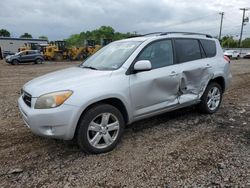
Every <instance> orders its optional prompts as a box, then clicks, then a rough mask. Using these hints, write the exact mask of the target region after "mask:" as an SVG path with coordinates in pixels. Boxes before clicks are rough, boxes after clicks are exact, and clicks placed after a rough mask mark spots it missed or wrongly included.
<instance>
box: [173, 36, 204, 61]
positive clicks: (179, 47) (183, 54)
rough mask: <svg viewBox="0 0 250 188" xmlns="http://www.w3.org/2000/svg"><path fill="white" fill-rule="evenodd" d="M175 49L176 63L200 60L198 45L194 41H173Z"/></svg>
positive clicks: (196, 41) (197, 42)
mask: <svg viewBox="0 0 250 188" xmlns="http://www.w3.org/2000/svg"><path fill="white" fill-rule="evenodd" d="M175 49H176V57H177V61H178V63H182V62H187V61H194V60H197V59H201V58H202V55H201V51H200V44H199V41H198V40H196V39H175Z"/></svg>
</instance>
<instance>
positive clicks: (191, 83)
mask: <svg viewBox="0 0 250 188" xmlns="http://www.w3.org/2000/svg"><path fill="white" fill-rule="evenodd" d="M196 61H197V62H189V63H185V64H183V65H182V66H180V71H181V73H180V74H181V80H180V87H179V93H178V101H179V103H180V104H183V103H186V102H190V101H192V100H199V99H200V97H201V96H202V94H203V92H204V91H205V89H206V86H207V84H208V82H209V81H210V80H211V79H212V78H213V76H214V74H213V70H212V66H211V65H210V64H209V63H206V62H201V61H200V60H196ZM191 64H192V65H191ZM202 64H203V65H202ZM201 65H202V66H201Z"/></svg>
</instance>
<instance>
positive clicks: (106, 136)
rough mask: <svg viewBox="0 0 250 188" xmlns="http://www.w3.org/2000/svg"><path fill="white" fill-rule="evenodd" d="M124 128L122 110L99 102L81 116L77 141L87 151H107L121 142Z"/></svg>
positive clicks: (96, 152)
mask: <svg viewBox="0 0 250 188" xmlns="http://www.w3.org/2000/svg"><path fill="white" fill-rule="evenodd" d="M123 129H124V119H123V116H122V114H121V112H120V111H119V110H118V109H117V108H115V107H114V106H111V105H108V104H98V105H95V106H93V107H92V108H90V109H89V110H88V111H87V112H86V113H85V114H84V115H83V116H82V118H81V120H80V122H79V125H78V129H77V137H76V138H77V142H78V145H79V146H80V148H81V149H82V150H83V151H85V152H86V153H95V154H98V153H105V152H109V151H111V150H113V149H114V148H115V147H116V145H117V144H118V143H119V141H120V139H121V136H122V134H123Z"/></svg>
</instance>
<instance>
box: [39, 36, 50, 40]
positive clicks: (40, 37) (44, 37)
mask: <svg viewBox="0 0 250 188" xmlns="http://www.w3.org/2000/svg"><path fill="white" fill-rule="evenodd" d="M38 38H39V39H44V40H48V37H47V36H45V35H41V36H39V37H38Z"/></svg>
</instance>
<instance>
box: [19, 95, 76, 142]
mask: <svg viewBox="0 0 250 188" xmlns="http://www.w3.org/2000/svg"><path fill="white" fill-rule="evenodd" d="M18 107H19V110H20V112H21V114H22V117H23V120H24V122H25V124H26V125H27V126H28V127H29V128H30V129H31V131H32V132H33V133H35V134H37V135H40V136H45V137H51V138H59V139H63V140H71V139H72V138H73V137H74V133H75V128H76V124H77V121H78V118H79V115H78V114H79V107H76V106H72V105H66V104H65V105H64V104H63V105H61V106H59V107H57V108H51V109H34V108H32V107H29V106H27V105H26V104H25V103H24V101H23V99H22V97H20V98H19V99H18Z"/></svg>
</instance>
